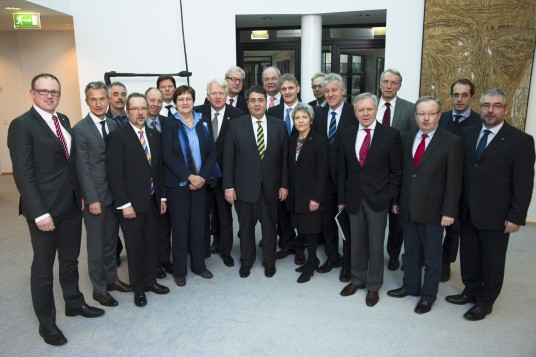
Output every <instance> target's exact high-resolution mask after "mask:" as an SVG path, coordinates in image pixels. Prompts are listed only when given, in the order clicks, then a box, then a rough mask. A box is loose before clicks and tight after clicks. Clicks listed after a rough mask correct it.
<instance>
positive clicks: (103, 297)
mask: <svg viewBox="0 0 536 357" xmlns="http://www.w3.org/2000/svg"><path fill="white" fill-rule="evenodd" d="M93 300H95V301H97V302H98V303H99V304H101V305H103V306H117V305H119V303H118V302H117V300H115V299H114V298H113V297H112V295H110V294H109V293H108V292H107V291H106V292H104V293H99V292H98V291H93Z"/></svg>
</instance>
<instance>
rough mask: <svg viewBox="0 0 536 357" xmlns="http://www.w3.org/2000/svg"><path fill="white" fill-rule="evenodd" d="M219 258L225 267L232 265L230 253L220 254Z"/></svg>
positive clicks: (232, 260)
mask: <svg viewBox="0 0 536 357" xmlns="http://www.w3.org/2000/svg"><path fill="white" fill-rule="evenodd" d="M221 259H222V260H223V264H225V266H227V267H229V268H230V267H234V259H233V257H231V254H222V256H221Z"/></svg>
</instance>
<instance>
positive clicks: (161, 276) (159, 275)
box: [156, 266, 167, 279]
mask: <svg viewBox="0 0 536 357" xmlns="http://www.w3.org/2000/svg"><path fill="white" fill-rule="evenodd" d="M166 275H167V274H166V271H165V270H164V268H162V267H161V266H160V267H158V270H157V271H156V278H157V279H164V278H165V277H166Z"/></svg>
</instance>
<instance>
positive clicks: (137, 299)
mask: <svg viewBox="0 0 536 357" xmlns="http://www.w3.org/2000/svg"><path fill="white" fill-rule="evenodd" d="M134 305H136V306H138V307H144V306H145V305H147V297H146V296H145V293H144V292H143V291H137V292H135V293H134Z"/></svg>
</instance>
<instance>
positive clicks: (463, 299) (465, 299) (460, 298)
mask: <svg viewBox="0 0 536 357" xmlns="http://www.w3.org/2000/svg"><path fill="white" fill-rule="evenodd" d="M445 300H447V302H450V303H451V304H455V305H465V304H469V303H474V302H475V298H474V297H472V296H469V295H465V294H464V293H461V294H458V295H449V296H447V297H446V298H445Z"/></svg>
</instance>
